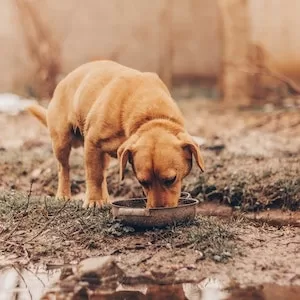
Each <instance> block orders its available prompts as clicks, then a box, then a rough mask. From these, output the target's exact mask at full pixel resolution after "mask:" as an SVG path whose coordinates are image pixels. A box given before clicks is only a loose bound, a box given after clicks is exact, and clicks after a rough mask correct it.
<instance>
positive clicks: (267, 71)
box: [232, 64, 300, 95]
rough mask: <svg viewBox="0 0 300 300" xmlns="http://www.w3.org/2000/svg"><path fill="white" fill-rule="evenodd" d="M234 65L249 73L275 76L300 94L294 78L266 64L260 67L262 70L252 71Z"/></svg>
mask: <svg viewBox="0 0 300 300" xmlns="http://www.w3.org/2000/svg"><path fill="white" fill-rule="evenodd" d="M232 65H233V66H235V67H236V68H237V69H238V70H239V71H241V72H245V73H248V74H251V75H265V76H270V77H273V78H275V79H277V80H279V81H281V82H283V83H285V84H286V85H287V86H288V88H289V89H290V91H292V92H294V93H295V94H297V95H300V87H299V86H298V85H297V84H296V83H295V82H294V81H293V80H292V79H290V78H288V77H287V76H285V75H283V74H280V73H278V72H275V71H273V70H271V69H270V68H268V67H266V66H265V67H263V69H262V68H260V71H254V70H253V71H251V70H247V69H243V68H240V67H239V66H238V65H234V64H232Z"/></svg>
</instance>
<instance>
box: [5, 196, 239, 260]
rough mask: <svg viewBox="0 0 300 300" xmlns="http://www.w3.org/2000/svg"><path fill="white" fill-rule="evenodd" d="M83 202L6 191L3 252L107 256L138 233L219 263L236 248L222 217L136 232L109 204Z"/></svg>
mask: <svg viewBox="0 0 300 300" xmlns="http://www.w3.org/2000/svg"><path fill="white" fill-rule="evenodd" d="M81 205H82V202H80V201H68V202H61V201H58V200H55V199H54V198H39V197H28V196H27V195H24V194H19V193H16V192H9V193H4V194H2V195H0V224H3V225H2V227H0V245H1V247H0V253H2V254H8V253H10V254H11V253H14V254H16V255H18V256H24V255H25V256H28V257H29V258H30V259H32V260H38V259H39V258H41V257H47V258H49V257H64V259H65V256H66V255H71V257H72V258H73V259H74V258H75V257H76V259H80V258H82V257H84V256H85V255H86V254H84V253H88V252H86V251H92V250H97V253H105V254H107V250H105V249H108V250H109V251H112V250H113V249H115V248H120V247H122V245H123V246H124V245H126V238H129V237H130V236H132V235H134V238H135V239H138V240H139V241H140V242H141V243H142V244H145V245H153V246H154V247H155V248H157V247H158V248H169V249H173V248H174V249H181V248H186V247H189V248H193V249H197V250H200V251H201V252H202V253H203V254H204V257H209V258H212V259H214V260H216V261H222V262H224V261H226V260H227V259H228V258H229V257H230V256H231V255H233V252H234V237H235V234H234V232H233V231H232V229H231V228H233V227H234V226H232V225H231V224H229V225H226V223H223V222H221V221H220V220H218V219H216V218H207V217H197V218H196V219H195V220H194V221H191V222H190V223H188V224H174V225H173V226H170V227H167V228H164V229H152V230H135V229H133V228H131V227H127V226H124V225H122V224H121V223H119V222H117V221H114V220H113V217H112V215H111V211H110V209H109V208H108V207H105V208H102V209H88V210H86V209H82V208H81ZM124 243H125V244H124ZM66 249H68V251H66ZM66 259H67V260H68V258H66Z"/></svg>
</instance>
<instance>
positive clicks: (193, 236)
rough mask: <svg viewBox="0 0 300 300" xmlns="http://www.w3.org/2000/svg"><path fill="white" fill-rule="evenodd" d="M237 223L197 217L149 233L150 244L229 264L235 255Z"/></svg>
mask: <svg viewBox="0 0 300 300" xmlns="http://www.w3.org/2000/svg"><path fill="white" fill-rule="evenodd" d="M233 222H234V221H230V223H228V222H227V223H226V222H223V221H221V220H219V219H217V218H214V217H204V216H197V217H196V218H195V220H193V221H191V222H189V223H185V224H177V225H174V226H171V227H168V228H165V229H156V230H154V231H149V232H147V233H146V234H147V235H148V236H149V238H150V241H151V243H155V244H156V245H157V244H159V245H161V246H163V247H166V248H170V249H176V248H184V247H189V248H192V249H195V250H199V251H201V252H202V254H203V258H205V257H207V258H210V259H213V260H215V261H218V262H226V261H227V260H228V259H229V258H230V257H232V256H234V254H235V253H236V248H237V245H236V243H235V238H236V232H235V231H234V230H233V228H235V226H234V224H233Z"/></svg>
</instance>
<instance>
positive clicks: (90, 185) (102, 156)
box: [83, 140, 109, 208]
mask: <svg viewBox="0 0 300 300" xmlns="http://www.w3.org/2000/svg"><path fill="white" fill-rule="evenodd" d="M84 153H85V176H86V199H85V201H84V203H83V207H84V208H88V207H94V206H98V207H101V206H102V205H103V204H104V203H106V202H108V201H109V195H108V191H107V185H106V168H107V166H108V163H109V156H108V155H107V154H106V153H104V152H102V151H101V149H99V148H98V147H96V145H94V144H93V143H91V142H90V141H88V140H87V141H86V143H85V145H84Z"/></svg>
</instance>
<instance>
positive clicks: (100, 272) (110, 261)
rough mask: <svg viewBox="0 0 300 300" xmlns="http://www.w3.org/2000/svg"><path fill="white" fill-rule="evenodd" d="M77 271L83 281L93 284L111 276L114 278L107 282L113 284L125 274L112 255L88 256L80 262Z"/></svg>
mask: <svg viewBox="0 0 300 300" xmlns="http://www.w3.org/2000/svg"><path fill="white" fill-rule="evenodd" d="M77 273H78V275H79V277H80V279H81V280H82V281H87V282H90V283H92V284H93V283H94V284H95V283H99V282H102V281H103V279H105V278H111V279H112V280H111V281H110V282H107V284H108V285H112V286H114V285H115V284H116V283H117V280H118V279H120V278H122V277H123V276H124V272H123V270H121V269H120V268H119V267H118V265H117V264H116V262H115V260H114V258H113V257H112V256H103V257H91V258H87V259H85V260H83V261H82V262H80V263H79V265H78V267H77Z"/></svg>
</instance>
